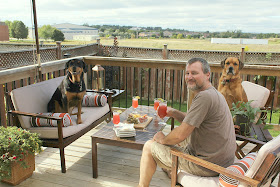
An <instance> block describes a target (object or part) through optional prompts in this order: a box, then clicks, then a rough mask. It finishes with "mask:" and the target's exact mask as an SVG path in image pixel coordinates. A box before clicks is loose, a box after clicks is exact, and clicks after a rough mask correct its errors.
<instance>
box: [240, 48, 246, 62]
mask: <svg viewBox="0 0 280 187" xmlns="http://www.w3.org/2000/svg"><path fill="white" fill-rule="evenodd" d="M240 59H241V62H243V63H245V48H244V47H242V49H241V56H240Z"/></svg>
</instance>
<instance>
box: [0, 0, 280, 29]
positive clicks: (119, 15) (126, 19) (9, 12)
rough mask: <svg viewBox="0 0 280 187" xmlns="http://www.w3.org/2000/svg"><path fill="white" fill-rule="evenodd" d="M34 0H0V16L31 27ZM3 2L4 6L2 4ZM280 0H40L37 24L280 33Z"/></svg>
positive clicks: (38, 0) (37, 5) (37, 3)
mask: <svg viewBox="0 0 280 187" xmlns="http://www.w3.org/2000/svg"><path fill="white" fill-rule="evenodd" d="M30 3H31V0H29V1H26V0H24V1H23V0H13V1H6V0H0V5H1V6H0V21H5V20H10V21H13V20H21V21H23V22H24V23H25V24H26V25H27V26H31V24H32V20H31V16H32V11H31V5H30ZM2 5H3V6H2ZM279 6H280V1H279V0H270V1H263V0H235V1H227V2H225V1H222V0H213V1H208V0H196V1H185V0H176V1H175V2H173V1H170V0H153V1H150V0H141V1H140V0H137V1H136V0H118V1H117V0H102V1H100V0H98V1H97V0H95V1H87V0H80V1H76V0H75V1H74V0H37V1H36V9H37V18H38V25H46V24H54V23H66V22H68V23H73V24H84V23H88V24H89V25H95V24H100V25H102V24H111V25H131V26H161V27H163V28H180V29H187V30H195V31H207V30H208V31H227V30H242V31H243V32H274V33H280V19H279V18H280V13H279V10H278V9H279V8H278V7H279Z"/></svg>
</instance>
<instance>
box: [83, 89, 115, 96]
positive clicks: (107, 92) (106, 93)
mask: <svg viewBox="0 0 280 187" xmlns="http://www.w3.org/2000/svg"><path fill="white" fill-rule="evenodd" d="M86 92H95V93H102V94H105V95H109V94H111V95H114V92H110V91H104V90H103V91H97V90H86Z"/></svg>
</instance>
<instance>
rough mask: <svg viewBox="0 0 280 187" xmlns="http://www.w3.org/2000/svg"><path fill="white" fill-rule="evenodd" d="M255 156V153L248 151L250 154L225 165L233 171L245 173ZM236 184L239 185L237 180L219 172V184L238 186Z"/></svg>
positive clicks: (224, 186)
mask: <svg viewBox="0 0 280 187" xmlns="http://www.w3.org/2000/svg"><path fill="white" fill-rule="evenodd" d="M256 156H257V153H250V154H248V155H246V156H245V157H244V158H243V159H241V160H239V161H238V162H236V163H234V164H232V165H230V166H229V167H227V169H229V170H231V171H233V172H235V173H238V174H241V175H245V173H246V172H247V171H248V169H249V168H250V167H251V166H252V164H253V163H254V161H255V159H256ZM238 185H239V181H238V180H236V179H233V178H231V177H228V176H226V175H223V174H220V177H219V186H222V187H233V186H238Z"/></svg>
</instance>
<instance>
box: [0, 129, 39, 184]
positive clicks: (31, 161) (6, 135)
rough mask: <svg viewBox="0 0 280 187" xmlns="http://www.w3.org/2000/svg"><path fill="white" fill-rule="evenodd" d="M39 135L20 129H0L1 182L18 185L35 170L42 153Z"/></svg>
mask: <svg viewBox="0 0 280 187" xmlns="http://www.w3.org/2000/svg"><path fill="white" fill-rule="evenodd" d="M41 145H42V142H41V140H40V139H39V136H38V134H36V133H31V132H29V131H27V130H25V129H21V128H18V127H7V128H5V127H0V156H1V158H0V181H2V182H6V183H9V184H12V185H17V184H19V183H20V182H22V181H23V180H25V179H26V178H28V177H30V176H31V175H32V173H33V171H34V170H35V153H39V152H41Z"/></svg>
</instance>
